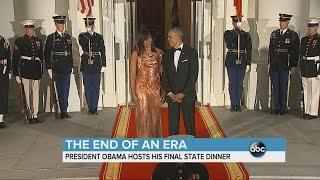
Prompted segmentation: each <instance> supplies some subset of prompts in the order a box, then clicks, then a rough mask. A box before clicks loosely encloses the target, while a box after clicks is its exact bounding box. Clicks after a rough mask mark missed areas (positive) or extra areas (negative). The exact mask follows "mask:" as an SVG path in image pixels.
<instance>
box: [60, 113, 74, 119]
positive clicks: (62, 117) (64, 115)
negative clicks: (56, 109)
mask: <svg viewBox="0 0 320 180" xmlns="http://www.w3.org/2000/svg"><path fill="white" fill-rule="evenodd" d="M60 118H61V119H68V118H71V116H70V115H69V114H68V113H66V112H65V113H61V115H60Z"/></svg>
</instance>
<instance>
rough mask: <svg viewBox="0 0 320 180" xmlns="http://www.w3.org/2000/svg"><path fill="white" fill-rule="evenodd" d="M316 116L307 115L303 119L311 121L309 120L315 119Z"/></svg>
mask: <svg viewBox="0 0 320 180" xmlns="http://www.w3.org/2000/svg"><path fill="white" fill-rule="evenodd" d="M316 118H317V116H312V115H309V114H308V115H307V117H306V118H305V120H311V119H316Z"/></svg>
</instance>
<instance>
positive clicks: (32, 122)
mask: <svg viewBox="0 0 320 180" xmlns="http://www.w3.org/2000/svg"><path fill="white" fill-rule="evenodd" d="M36 123H37V122H36V121H35V120H34V118H31V119H28V124H36Z"/></svg>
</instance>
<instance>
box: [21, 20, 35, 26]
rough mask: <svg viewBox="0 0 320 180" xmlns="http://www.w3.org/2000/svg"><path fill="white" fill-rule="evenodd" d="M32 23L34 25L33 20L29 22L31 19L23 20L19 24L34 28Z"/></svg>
mask: <svg viewBox="0 0 320 180" xmlns="http://www.w3.org/2000/svg"><path fill="white" fill-rule="evenodd" d="M34 23H35V21H34V20H31V19H28V20H24V21H22V22H21V24H22V25H23V26H34Z"/></svg>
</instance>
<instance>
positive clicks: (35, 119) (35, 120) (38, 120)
mask: <svg viewBox="0 0 320 180" xmlns="http://www.w3.org/2000/svg"><path fill="white" fill-rule="evenodd" d="M33 121H34V123H35V124H36V123H42V121H41V120H40V119H38V118H33Z"/></svg>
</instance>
